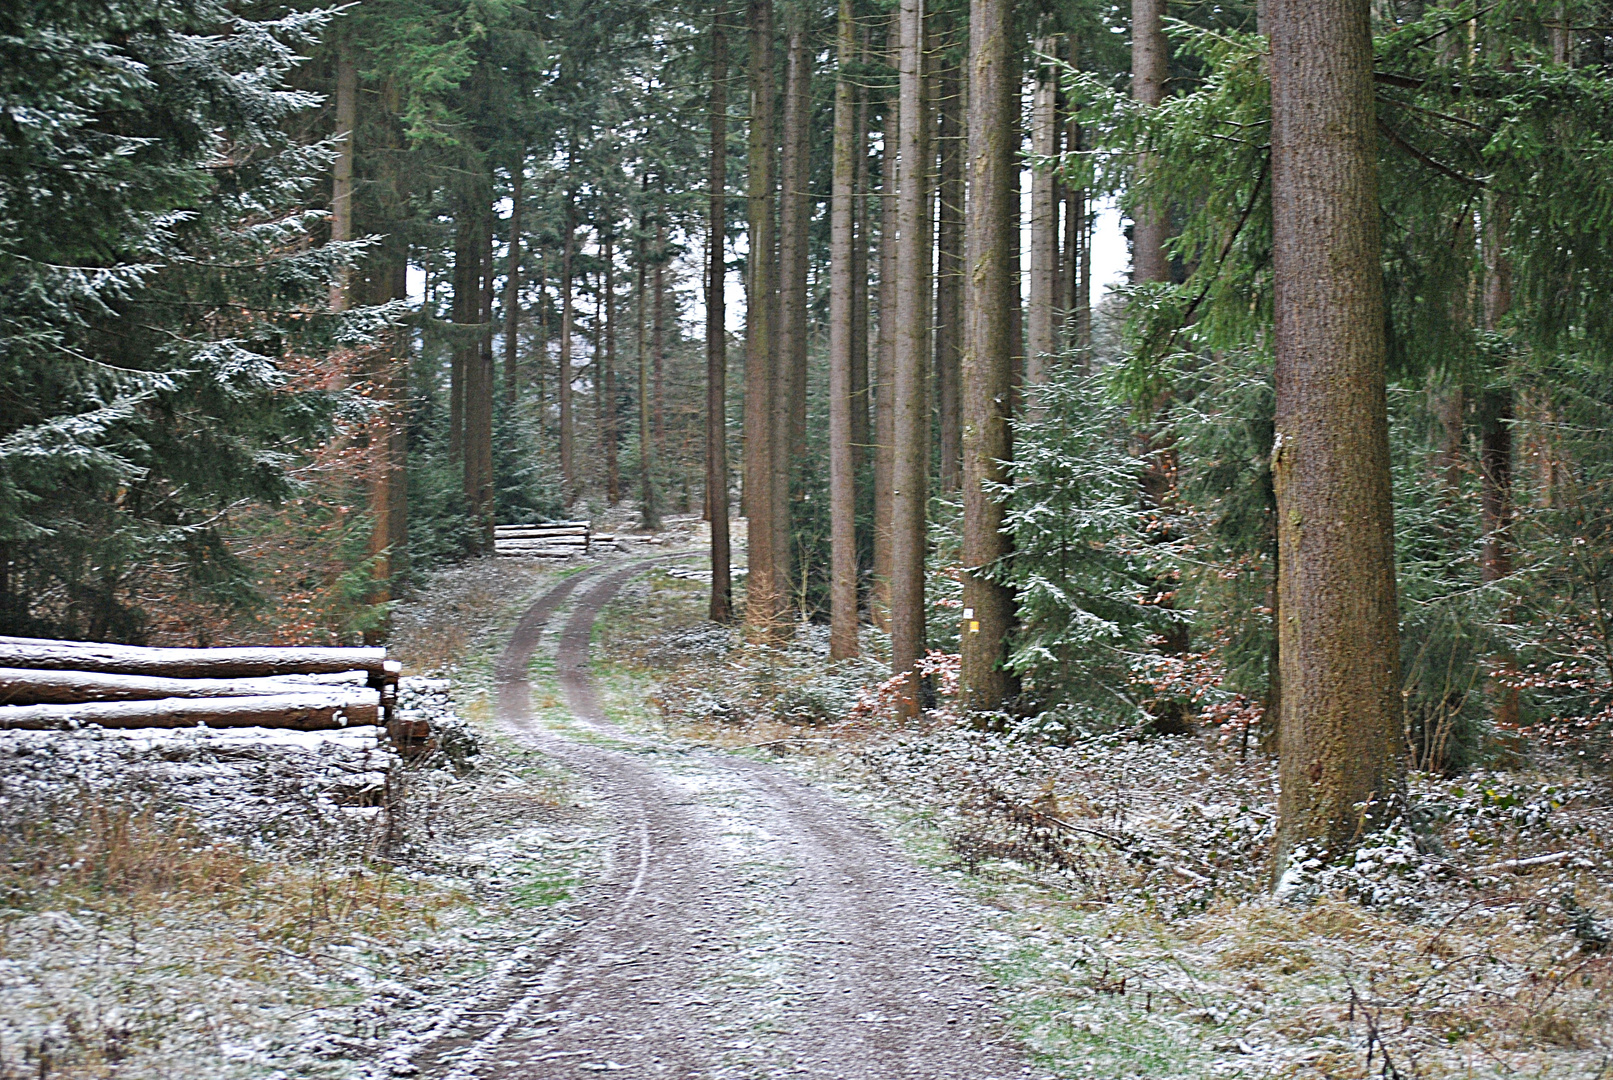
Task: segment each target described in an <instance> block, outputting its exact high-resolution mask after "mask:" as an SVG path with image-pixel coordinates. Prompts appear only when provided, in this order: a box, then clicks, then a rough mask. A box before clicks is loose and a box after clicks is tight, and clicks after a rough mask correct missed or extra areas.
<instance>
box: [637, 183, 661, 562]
mask: <svg viewBox="0 0 1613 1080" xmlns="http://www.w3.org/2000/svg"><path fill="white" fill-rule="evenodd" d="M649 236H650V223H649V211H647V210H646V211H645V215H644V220H643V223H642V225H641V228H640V232H639V264H638V467H639V524H640V525H641V526H642V527H643V528H644V529H646V530H647V531H650V532H654V531H655V530H656V529H659V528H660V527H661V499H660V492H659V491H657V490H656V487H655V427H654V423H653V416H652V402H651V398H652V391H651V359H650V358H651V355H652V353H653V351H654V350H653V347H652V346H651V345H650V344H649V342H648V341H646V339H645V329H644V326H645V315H646V312H645V309H646V308H647V307H650V306H651V304H652V301H651V300H650V296H649V293H648V291H647V290H648V288H649V283H650V281H651V280H652V278H653V275H652V273H651V271H650V267H649V264H650V260H651V258H653V256H650V255H649V254H648V252H646V251H645V247H646V246H647V245H648V244H649Z"/></svg>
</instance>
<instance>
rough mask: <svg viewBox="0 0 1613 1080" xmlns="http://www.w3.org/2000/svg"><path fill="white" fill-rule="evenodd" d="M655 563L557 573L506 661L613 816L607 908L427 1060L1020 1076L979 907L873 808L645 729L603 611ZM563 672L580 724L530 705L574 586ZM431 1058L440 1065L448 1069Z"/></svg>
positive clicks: (730, 1079)
mask: <svg viewBox="0 0 1613 1080" xmlns="http://www.w3.org/2000/svg"><path fill="white" fill-rule="evenodd" d="M654 561H657V560H650V561H644V562H638V563H635V564H632V565H630V566H628V567H626V568H623V569H617V570H614V571H611V572H603V573H602V572H598V571H596V572H594V573H591V574H581V575H578V576H576V577H572V578H568V579H567V580H566V581H564V582H561V583H560V584H559V585H557V586H556V587H555V588H554V589H553V590H551V591H550V592H549V593H547V594H546V595H544V596H543V597H541V598H540V599H539V600H538V601H537V602H536V603H535V604H533V606H532V607H531V609H530V610H529V611H528V612H527V613H526V615H525V616H524V617H523V618H522V620H521V622H520V625H519V626H518V627H517V629H516V631H515V633H514V634H513V635H512V637H511V640H510V643H509V645H508V647H507V648H506V650H505V652H504V654H503V656H502V658H501V659H500V661H499V665H498V680H499V718H500V722H501V723H502V724H504V725H505V727H506V728H507V729H508V730H510V731H511V732H513V733H515V734H517V735H518V736H519V737H521V738H523V739H525V740H528V741H529V742H530V743H532V744H534V745H536V746H537V747H538V748H539V749H541V750H542V751H543V752H545V753H547V754H550V755H552V756H554V757H555V758H557V759H559V760H560V761H561V762H563V763H564V764H565V765H567V766H568V767H569V768H571V769H573V770H575V771H576V772H578V773H579V774H581V776H582V777H583V778H584V780H585V782H586V783H587V784H588V785H589V786H590V787H591V788H592V789H593V790H594V791H595V792H596V793H597V794H598V795H599V796H600V798H601V799H602V801H603V803H604V805H605V808H606V810H607V812H608V814H609V815H610V817H611V818H612V819H613V821H614V823H615V828H616V832H615V836H614V840H613V851H612V855H611V858H610V859H608V860H607V871H606V875H605V877H606V880H605V882H604V883H603V885H602V886H601V887H600V889H599V890H598V898H597V900H596V901H595V902H594V904H593V906H592V908H591V910H590V912H589V917H588V918H586V919H585V920H584V921H583V922H582V923H581V924H580V925H579V926H578V927H577V928H576V929H574V930H573V931H571V932H570V933H569V934H568V935H567V936H566V938H565V939H564V940H560V941H556V942H554V943H552V945H551V947H550V949H549V951H548V953H547V954H546V955H544V956H541V957H537V956H533V957H526V958H523V959H522V961H521V964H520V965H519V966H520V967H521V968H522V969H523V970H521V971H518V972H516V977H514V978H512V979H510V980H508V985H507V986H506V988H505V989H504V991H503V999H502V1000H500V1001H498V1002H497V1003H496V1005H497V1007H495V1008H492V1009H489V1010H487V1011H486V1012H485V1013H484V1015H486V1016H487V1017H488V1020H487V1021H486V1023H485V1024H484V1025H483V1026H482V1029H481V1030H480V1031H478V1032H475V1033H473V1034H472V1035H470V1036H469V1037H467V1038H465V1039H463V1040H458V1041H457V1044H456V1045H453V1046H439V1047H437V1048H434V1052H432V1053H428V1054H425V1055H422V1057H421V1058H417V1059H416V1060H417V1062H418V1064H419V1065H420V1066H421V1067H422V1075H428V1076H434V1077H439V1078H441V1080H472V1078H476V1080H482V1078H495V1077H498V1078H505V1077H507V1078H521V1080H532V1078H540V1077H541V1078H545V1080H547V1078H571V1077H593V1076H598V1075H601V1074H605V1073H616V1074H620V1075H623V1076H629V1077H646V1078H650V1077H678V1078H687V1080H696V1078H698V1080H742V1078H743V1080H751V1078H763V1077H767V1078H771V1077H781V1078H782V1077H800V1078H824V1080H831V1078H832V1080H906V1078H911V1080H1009V1078H1021V1077H1028V1076H1032V1075H1034V1074H1033V1073H1032V1071H1031V1068H1030V1066H1029V1064H1028V1063H1027V1062H1026V1060H1025V1059H1024V1057H1023V1056H1022V1055H1021V1053H1020V1052H1019V1051H1017V1050H1016V1049H1014V1048H1013V1047H1012V1046H1010V1045H1009V1044H1008V1043H1007V1042H1006V1041H1005V1039H1004V1038H1003V1037H1002V1035H1001V1033H1000V1032H999V1031H998V1030H997V1023H996V1015H995V1013H994V1009H993V1002H992V1000H991V998H990V995H989V992H988V991H987V990H986V989H985V987H984V985H983V983H982V981H981V979H980V976H979V973H978V971H977V969H976V967H975V964H974V963H973V961H972V958H971V955H970V952H969V950H968V948H967V946H966V944H965V942H964V937H965V929H966V926H967V924H968V922H969V921H970V918H969V915H968V914H967V913H966V911H965V909H964V907H963V905H962V904H961V903H960V902H959V901H958V900H957V899H956V898H955V897H954V896H953V895H952V894H951V893H950V892H949V891H948V890H947V889H946V888H945V887H944V886H943V885H941V884H939V883H937V882H935V881H934V880H933V879H931V878H930V877H928V876H926V875H925V874H924V873H922V872H921V871H919V870H917V869H915V868H913V867H912V866H911V865H909V864H908V862H907V861H906V860H905V859H904V858H903V857H902V855H901V854H900V853H899V852H898V851H897V850H896V849H895V848H894V847H893V846H892V845H891V844H890V843H888V842H887V841H886V840H885V839H883V838H882V837H881V836H880V834H879V833H878V832H877V831H876V830H875V828H874V827H873V826H872V825H871V824H869V823H868V822H867V821H866V820H864V819H863V818H861V817H860V816H859V815H858V814H857V813H855V812H854V811H853V810H851V809H849V808H848V807H847V806H845V805H844V804H842V803H840V802H838V801H837V800H835V799H834V798H833V797H831V796H829V795H826V794H824V793H823V792H821V791H818V790H816V789H814V788H812V787H810V786H808V785H806V784H804V783H802V782H800V781H799V780H796V779H795V778H793V777H791V776H790V775H788V774H787V773H785V772H783V771H782V770H780V769H776V768H773V767H771V766H768V765H765V764H762V763H757V762H751V761H747V760H743V759H739V758H735V757H732V756H727V755H719V754H712V753H705V752H699V751H686V750H683V749H681V748H679V747H676V746H674V745H672V744H670V743H665V742H660V741H656V740H651V739H644V738H640V737H636V736H633V735H631V734H629V733H627V732H625V731H623V730H622V729H620V728H617V727H616V726H614V725H612V724H610V723H609V722H608V721H607V720H606V719H605V717H604V714H603V712H602V711H601V709H600V706H599V703H598V700H597V698H596V696H595V693H594V689H593V685H592V683H591V682H590V679H589V675H588V667H587V665H588V648H589V641H590V636H591V632H592V629H593V625H594V622H595V619H596V617H597V616H598V614H599V612H600V611H601V609H603V608H604V606H605V605H606V604H607V603H608V602H609V601H610V600H611V599H612V597H614V596H615V595H616V593H617V592H618V591H619V590H620V589H621V587H622V586H623V585H624V584H625V583H626V582H627V580H628V579H629V578H631V577H632V576H633V575H635V574H638V573H642V572H643V571H644V570H645V569H647V568H648V567H649V566H650V565H652V563H653V562H654ZM579 590H581V596H580V599H579V600H578V601H577V604H576V606H575V608H574V609H573V610H572V612H571V614H570V616H569V618H568V619H567V620H566V622H565V626H564V629H563V630H562V632H561V637H560V644H559V652H558V656H557V668H558V673H559V677H560V681H561V684H562V687H563V690H564V693H565V696H566V701H567V704H568V707H569V711H570V712H571V714H572V716H573V718H574V720H575V722H576V724H577V727H576V729H574V730H573V731H572V732H570V733H562V732H557V731H554V730H551V729H549V728H547V727H545V726H543V725H540V724H539V723H537V722H536V721H535V720H534V719H533V718H532V716H531V711H530V705H529V695H528V686H527V683H526V678H525V676H526V669H527V663H528V660H529V659H530V658H531V656H532V654H533V651H534V649H535V648H536V647H537V645H538V643H539V641H540V639H541V636H542V634H543V633H544V631H545V629H546V627H547V624H548V623H549V621H550V620H551V619H552V617H553V616H554V614H555V612H556V611H558V610H559V609H560V608H561V607H562V606H563V605H564V603H565V602H566V601H567V600H568V599H570V597H571V596H572V594H573V593H576V592H578V591H579ZM434 1063H435V1064H434Z"/></svg>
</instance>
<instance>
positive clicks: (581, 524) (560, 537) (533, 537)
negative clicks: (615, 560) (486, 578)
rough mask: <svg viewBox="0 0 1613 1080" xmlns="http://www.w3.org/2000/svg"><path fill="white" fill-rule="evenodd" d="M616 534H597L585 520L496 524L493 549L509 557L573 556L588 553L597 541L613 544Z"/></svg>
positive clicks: (545, 557) (543, 557)
mask: <svg viewBox="0 0 1613 1080" xmlns="http://www.w3.org/2000/svg"><path fill="white" fill-rule="evenodd" d="M614 540H615V537H614V536H595V535H594V534H593V530H592V527H591V525H590V523H589V522H586V521H545V522H543V523H542V524H539V525H495V526H494V527H493V552H494V554H496V555H504V556H508V557H510V558H522V559H570V558H573V557H574V556H577V555H587V554H588V553H589V551H590V550H591V549H592V547H593V545H594V544H595V543H596V542H603V543H611V542H613V541H614Z"/></svg>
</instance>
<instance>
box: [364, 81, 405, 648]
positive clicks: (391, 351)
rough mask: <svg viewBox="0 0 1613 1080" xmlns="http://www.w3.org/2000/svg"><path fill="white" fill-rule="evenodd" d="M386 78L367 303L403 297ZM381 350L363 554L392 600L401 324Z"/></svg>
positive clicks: (399, 498) (400, 516) (400, 544)
mask: <svg viewBox="0 0 1613 1080" xmlns="http://www.w3.org/2000/svg"><path fill="white" fill-rule="evenodd" d="M392 90H393V88H392V87H391V85H390V84H388V85H385V86H383V93H382V97H381V100H382V111H381V113H380V115H378V117H377V120H378V121H379V123H378V124H377V125H376V127H377V129H378V130H379V131H381V132H382V133H383V134H382V136H381V141H382V145H381V146H380V147H379V148H378V149H379V150H380V151H381V152H380V153H379V154H377V155H376V166H375V168H376V181H377V183H376V185H375V186H376V192H377V198H376V200H375V203H376V204H377V205H378V207H379V209H380V218H379V220H377V221H376V222H375V223H374V227H373V228H370V227H368V226H366V228H365V229H364V231H365V232H378V233H380V234H381V237H382V239H381V243H380V246H379V248H378V249H376V250H375V251H374V252H373V254H372V255H371V256H370V257H369V258H368V259H367V260H366V264H365V266H364V278H363V282H364V295H363V299H362V300H361V302H362V303H366V304H382V303H387V302H389V301H394V300H402V299H406V298H407V296H408V269H409V244H408V240H407V239H406V238H405V237H404V235H403V231H402V224H403V218H404V216H405V212H406V211H405V208H406V206H407V203H408V193H407V190H406V187H405V182H404V178H403V176H402V173H401V170H400V169H399V167H398V155H397V153H396V150H397V147H398V145H399V141H400V140H399V135H400V132H399V130H398V125H397V105H396V102H395V100H394V98H395V94H394V93H393V92H392ZM382 340H383V342H384V344H382V345H381V346H380V347H379V348H377V349H375V350H374V351H373V352H372V353H371V354H370V363H369V372H368V376H369V380H370V383H371V385H372V386H373V388H374V399H375V401H376V403H377V404H378V405H380V406H381V408H380V411H379V413H378V414H377V417H376V420H375V422H374V423H373V424H372V425H371V427H370V464H369V468H368V470H367V472H368V481H369V508H370V518H371V521H372V522H373V523H374V524H373V528H372V531H371V533H370V543H369V549H368V554H369V556H370V558H371V560H372V564H371V576H372V578H373V581H374V586H373V588H372V590H371V592H370V600H371V601H372V602H375V603H381V602H385V601H387V600H390V599H391V598H392V583H393V581H394V580H395V579H396V577H397V576H398V575H400V574H402V573H403V572H404V571H405V570H406V569H407V549H408V526H409V518H408V472H407V469H408V406H409V348H410V335H409V331H408V329H407V328H404V327H395V328H393V329H391V330H389V331H387V332H386V334H385V336H384V337H383V339H382ZM385 633H386V625H385V624H384V623H383V624H382V625H380V626H378V627H376V628H375V629H374V630H373V631H366V637H375V638H377V639H378V640H379V639H383V638H384V636H385Z"/></svg>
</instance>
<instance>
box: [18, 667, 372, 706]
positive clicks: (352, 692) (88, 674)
mask: <svg viewBox="0 0 1613 1080" xmlns="http://www.w3.org/2000/svg"><path fill="white" fill-rule="evenodd" d="M353 674H354V675H355V676H357V677H358V678H359V679H360V680H361V681H360V683H359V685H358V686H349V687H343V688H341V689H340V690H336V689H335V688H333V687H327V686H322V685H319V684H317V683H297V682H291V681H289V680H276V679H164V678H154V677H152V676H148V675H109V674H107V673H105V672H99V671H60V670H40V669H37V668H0V705H72V704H80V703H83V702H92V701H156V700H159V699H162V698H225V697H263V696H265V695H282V694H318V695H325V696H328V695H330V694H331V693H333V692H335V693H340V694H343V695H345V696H347V697H351V698H352V699H353V700H355V701H357V700H366V698H365V697H364V695H371V694H374V693H375V691H374V690H367V689H363V683H362V679H363V678H364V677H365V676H364V673H363V672H359V671H355V672H353Z"/></svg>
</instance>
